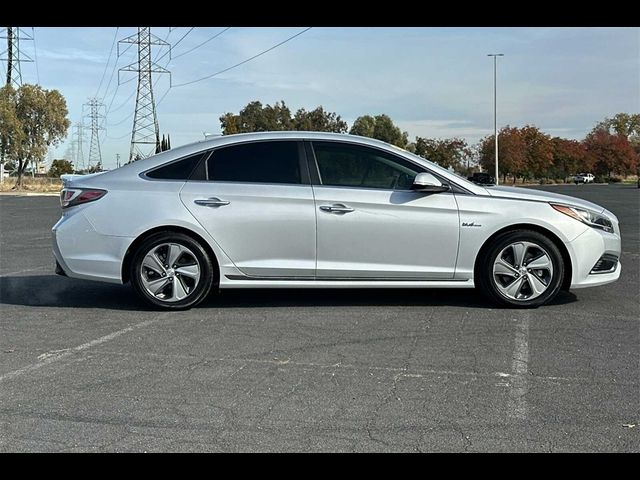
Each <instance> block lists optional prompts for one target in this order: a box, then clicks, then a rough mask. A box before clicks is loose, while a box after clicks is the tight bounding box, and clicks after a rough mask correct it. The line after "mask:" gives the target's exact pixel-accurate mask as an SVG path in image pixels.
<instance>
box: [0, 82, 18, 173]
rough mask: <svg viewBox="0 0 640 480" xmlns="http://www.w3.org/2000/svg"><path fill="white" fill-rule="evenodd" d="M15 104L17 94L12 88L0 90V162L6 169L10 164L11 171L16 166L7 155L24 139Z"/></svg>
mask: <svg viewBox="0 0 640 480" xmlns="http://www.w3.org/2000/svg"><path fill="white" fill-rule="evenodd" d="M17 103H18V100H17V93H16V91H15V90H14V89H13V88H11V87H4V88H0V161H4V162H5V168H7V169H8V168H9V167H8V165H9V164H11V169H12V170H16V169H17V165H16V162H15V160H14V159H13V158H11V157H10V156H9V155H8V153H9V152H13V151H14V150H15V149H16V145H17V144H19V143H20V142H21V141H22V140H23V137H24V132H23V131H22V129H21V128H20V127H21V126H20V120H18V113H17V111H16V105H17Z"/></svg>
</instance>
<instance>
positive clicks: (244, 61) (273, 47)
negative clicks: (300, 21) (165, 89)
mask: <svg viewBox="0 0 640 480" xmlns="http://www.w3.org/2000/svg"><path fill="white" fill-rule="evenodd" d="M312 28H313V27H307V28H305V29H304V30H302V31H301V32H298V33H296V34H295V35H292V36H290V37H289V38H287V39H286V40H283V41H282V42H280V43H277V44H275V45H274V46H272V47H269V48H267V49H266V50H263V51H262V52H260V53H258V54H256V55H254V56H253V57H250V58H247V59H246V60H243V61H242V62H240V63H236V64H235V65H232V66H230V67H228V68H225V69H223V70H220V71H219V72H216V73H212V74H211V75H207V76H206V77H202V78H198V79H197V80H192V81H190V82H185V83H179V84H178V85H174V86H173V87H174V88H178V87H184V86H185V85H191V84H192V83H197V82H201V81H203V80H207V79H209V78H212V77H215V76H216V75H220V74H221V73H225V72H228V71H229V70H232V69H234V68H236V67H239V66H240V65H244V64H245V63H248V62H250V61H251V60H254V59H256V58H258V57H261V56H262V55H264V54H265V53H269V52H270V51H271V50H275V49H276V48H278V47H279V46H281V45H284V44H285V43H287V42H290V41H291V40H293V39H294V38H296V37H299V36H300V35H302V34H303V33H305V32H308V31H309V30H311V29H312Z"/></svg>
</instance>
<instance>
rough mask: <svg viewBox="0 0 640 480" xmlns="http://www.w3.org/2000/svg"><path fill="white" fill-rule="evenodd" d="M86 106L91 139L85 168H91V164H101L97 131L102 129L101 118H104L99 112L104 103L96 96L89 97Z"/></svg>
mask: <svg viewBox="0 0 640 480" xmlns="http://www.w3.org/2000/svg"><path fill="white" fill-rule="evenodd" d="M85 105H86V106H88V107H89V109H90V110H89V115H87V116H88V117H89V119H90V121H91V127H90V128H91V140H90V142H89V161H88V162H87V168H91V165H92V164H93V165H95V166H99V165H102V153H101V152H100V137H99V136H98V132H99V131H100V130H104V127H102V126H101V123H102V122H101V120H102V119H103V118H104V114H102V113H101V112H100V110H101V109H102V107H104V106H105V105H104V103H102V102H101V101H100V100H98V99H97V98H95V97H93V98H90V99H89V101H88V102H87V103H85Z"/></svg>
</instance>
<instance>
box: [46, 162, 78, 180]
mask: <svg viewBox="0 0 640 480" xmlns="http://www.w3.org/2000/svg"><path fill="white" fill-rule="evenodd" d="M65 173H73V164H72V163H71V162H70V161H69V160H63V159H58V160H54V161H53V162H51V167H50V168H49V173H48V174H47V175H48V176H49V177H54V178H60V175H63V174H65Z"/></svg>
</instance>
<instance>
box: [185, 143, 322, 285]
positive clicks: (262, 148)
mask: <svg viewBox="0 0 640 480" xmlns="http://www.w3.org/2000/svg"><path fill="white" fill-rule="evenodd" d="M205 167H206V173H205V174H204V175H205V176H204V178H206V179H207V180H205V181H188V182H187V183H186V184H185V186H184V188H183V189H182V191H181V193H180V197H181V199H182V202H183V203H184V205H185V206H186V207H187V209H188V210H189V211H190V212H191V213H192V214H193V216H194V217H195V218H196V219H197V220H198V222H199V223H200V224H201V225H202V226H203V227H204V228H205V229H206V230H207V231H208V232H209V233H210V234H211V236H212V237H213V238H214V239H215V240H216V242H217V243H218V244H219V245H220V247H221V248H222V249H223V250H224V252H225V253H226V254H227V256H228V257H229V258H230V259H231V260H232V261H233V262H234V264H235V266H236V267H237V268H238V269H239V270H240V271H242V273H244V274H245V275H248V276H252V277H280V278H282V277H287V278H291V277H293V278H297V277H307V278H309V277H313V276H314V274H315V260H316V215H315V209H314V202H313V192H312V189H311V185H310V184H309V174H308V167H307V164H306V162H305V161H304V152H303V146H302V142H299V141H296V140H278V141H259V142H250V143H243V144H236V145H232V146H226V147H221V148H219V149H216V150H214V151H213V153H212V154H211V156H210V157H209V158H208V159H207V161H206V165H205Z"/></svg>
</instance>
